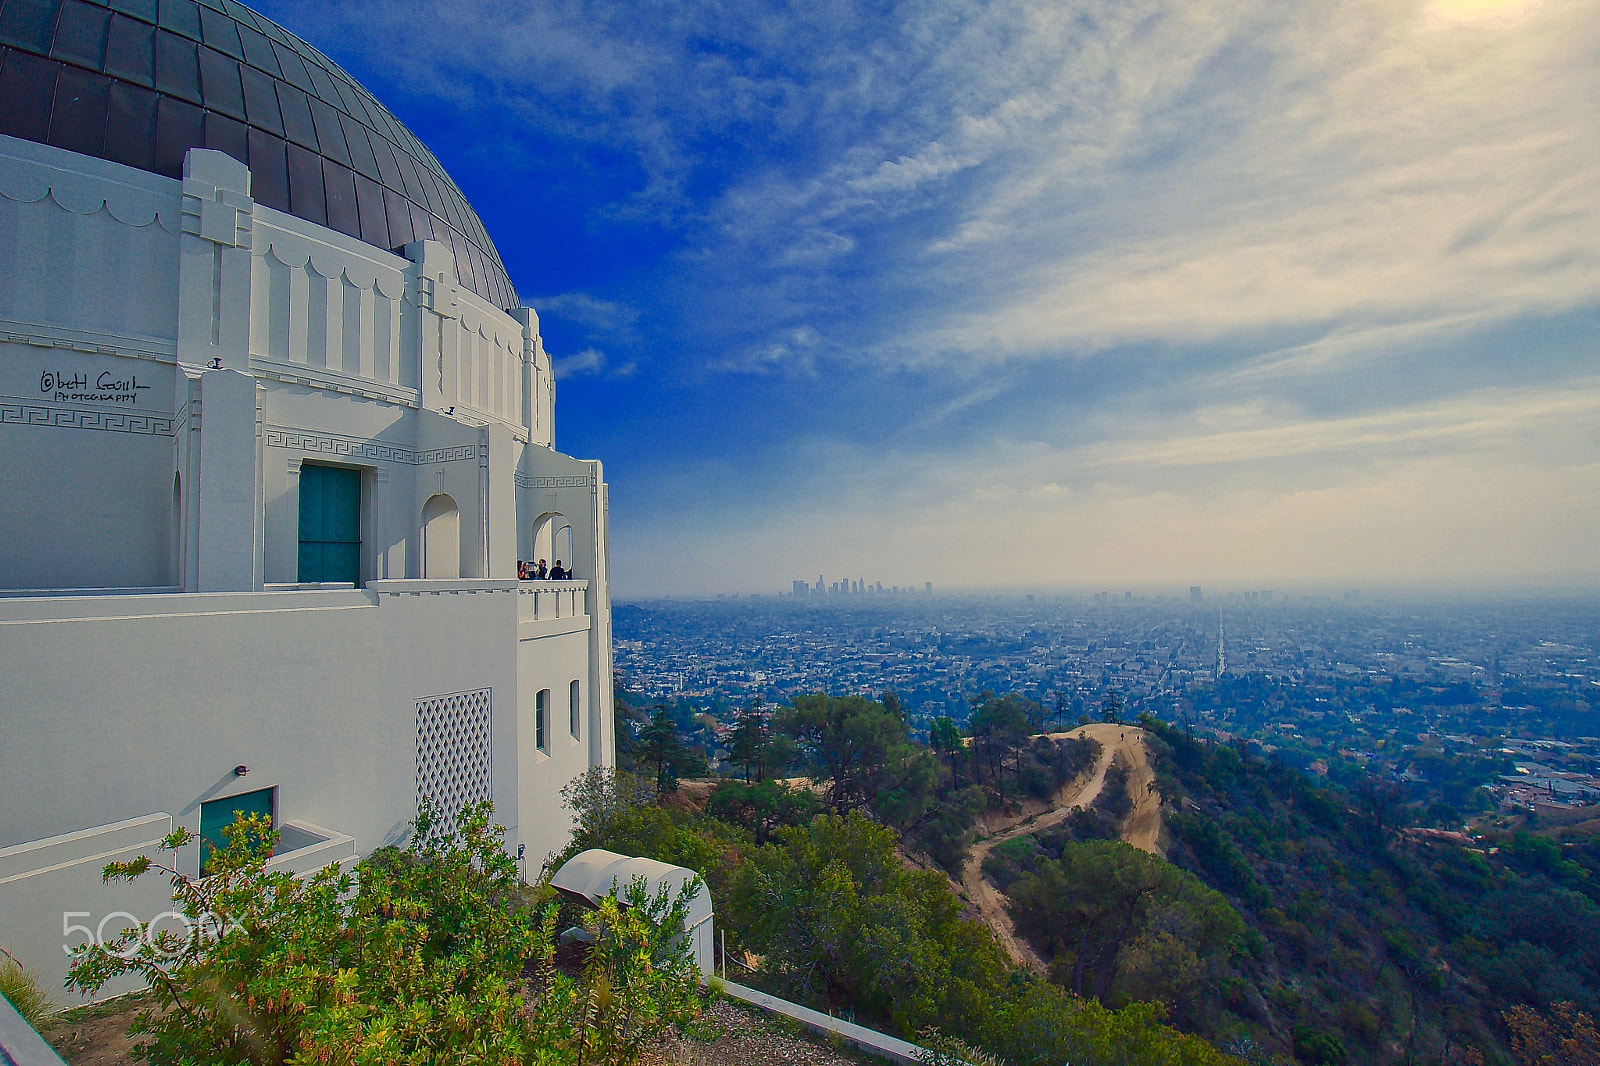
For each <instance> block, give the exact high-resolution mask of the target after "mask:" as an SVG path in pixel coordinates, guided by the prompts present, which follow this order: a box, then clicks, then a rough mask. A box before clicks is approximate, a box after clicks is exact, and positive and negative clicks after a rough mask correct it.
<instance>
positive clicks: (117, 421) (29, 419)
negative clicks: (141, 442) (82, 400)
mask: <svg viewBox="0 0 1600 1066" xmlns="http://www.w3.org/2000/svg"><path fill="white" fill-rule="evenodd" d="M12 423H15V424H18V425H26V426H50V427H53V428H55V429H94V430H100V431H102V432H107V433H138V434H142V435H145V436H156V437H170V436H172V416H171V415H168V414H160V415H147V414H134V413H132V412H129V411H101V410H98V409H96V408H88V407H59V406H57V405H55V404H45V403H32V402H19V401H16V400H10V399H0V424H6V425H10V424H12Z"/></svg>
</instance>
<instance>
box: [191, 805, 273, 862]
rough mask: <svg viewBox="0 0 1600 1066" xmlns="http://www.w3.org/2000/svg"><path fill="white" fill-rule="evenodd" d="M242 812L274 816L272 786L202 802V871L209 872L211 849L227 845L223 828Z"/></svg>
mask: <svg viewBox="0 0 1600 1066" xmlns="http://www.w3.org/2000/svg"><path fill="white" fill-rule="evenodd" d="M241 814H259V815H263V816H264V817H266V818H267V819H268V820H269V821H270V820H272V789H270V788H264V789H261V790H260V791H259V792H246V793H244V794H243V795H239V796H229V797H228V798H227V799H220V800H210V801H209V802H206V803H202V804H201V805H200V875H201V876H202V877H204V876H205V875H206V873H207V870H206V867H207V866H208V865H209V864H210V862H211V853H212V851H214V850H215V849H217V848H226V847H227V846H228V838H227V836H226V835H225V834H224V833H223V832H222V831H223V830H224V829H225V828H227V827H228V826H230V825H232V824H233V822H234V819H236V818H238V817H239V816H240V815H241Z"/></svg>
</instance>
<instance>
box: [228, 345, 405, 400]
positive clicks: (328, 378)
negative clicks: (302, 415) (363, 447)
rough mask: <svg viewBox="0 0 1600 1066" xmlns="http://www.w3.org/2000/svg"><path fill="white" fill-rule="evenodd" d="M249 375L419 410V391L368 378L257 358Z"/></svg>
mask: <svg viewBox="0 0 1600 1066" xmlns="http://www.w3.org/2000/svg"><path fill="white" fill-rule="evenodd" d="M250 372H251V373H252V374H254V375H255V376H256V377H258V378H270V379H271V380H273V381H281V382H283V383H284V384H285V385H301V386H304V387H305V388H308V389H323V390H325V391H328V392H337V393H342V394H343V395H345V396H355V397H357V398H359V399H363V400H382V401H384V402H385V403H393V404H399V405H400V406H402V407H418V406H420V404H421V400H422V394H421V393H420V392H419V391H418V390H416V389H413V388H408V387H407V386H405V385H391V384H389V383H387V382H382V381H373V380H371V379H368V378H352V377H348V376H347V375H344V374H340V373H338V372H337V371H332V370H324V369H322V368H320V367H314V366H308V365H305V364H301V363H280V362H276V361H274V360H268V359H263V358H262V357H260V356H257V355H252V356H251V357H250Z"/></svg>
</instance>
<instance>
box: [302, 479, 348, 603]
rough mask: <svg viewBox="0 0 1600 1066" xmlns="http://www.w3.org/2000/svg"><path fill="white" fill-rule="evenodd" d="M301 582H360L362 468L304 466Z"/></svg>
mask: <svg viewBox="0 0 1600 1066" xmlns="http://www.w3.org/2000/svg"><path fill="white" fill-rule="evenodd" d="M300 580H301V581H348V582H351V583H352V584H360V582H361V472H360V471H359V470H346V469H345V468H344V467H339V466H316V465H313V464H311V463H307V464H305V465H304V466H302V467H301V468H300Z"/></svg>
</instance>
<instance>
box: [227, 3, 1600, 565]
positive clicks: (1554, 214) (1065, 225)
mask: <svg viewBox="0 0 1600 1066" xmlns="http://www.w3.org/2000/svg"><path fill="white" fill-rule="evenodd" d="M258 6H259V7H260V8H261V10H263V11H264V12H265V13H266V14H268V15H270V16H271V17H273V18H275V19H277V20H278V21H279V22H281V23H282V24H283V25H285V26H287V27H288V28H289V29H291V30H293V31H295V32H297V33H299V34H300V35H301V36H303V37H305V38H306V39H307V40H309V41H311V42H312V43H313V44H315V45H317V46H318V47H319V48H321V49H323V50H324V51H325V52H327V53H328V54H329V55H330V56H331V57H332V58H333V59H335V60H336V61H337V62H339V63H340V64H342V65H343V66H345V67H346V69H348V70H349V71H350V72H351V73H352V74H353V75H354V76H355V77H357V78H358V79H359V80H361V81H362V82H363V83H364V84H365V85H366V86H367V87H368V88H369V89H371V90H372V91H373V92H374V93H375V94H376V95H377V96H378V97H379V98H380V99H382V100H383V101H384V102H386V103H387V104H388V105H389V106H390V108H391V109H392V110H393V111H394V112H395V114H396V115H397V116H399V117H400V118H401V119H402V121H404V122H406V123H407V124H408V125H409V126H410V127H411V128H412V129H413V130H414V131H415V132H416V133H417V134H418V135H419V136H420V137H421V138H422V139H423V140H424V142H426V143H427V144H428V145H429V146H430V147H431V148H432V149H433V150H434V152H435V154H437V155H438V156H439V158H440V160H441V161H442V162H443V163H444V165H445V167H446V169H447V170H449V171H450V173H451V175H452V176H453V177H454V178H455V179H456V181H457V183H458V184H459V185H460V186H461V187H462V189H463V191H464V192H465V193H466V194H467V196H468V198H469V199H470V200H471V201H472V202H473V204H474V206H476V207H477V209H478V211H479V213H480V215H481V216H482V217H483V219H484V222H485V224H486V225H487V226H488V229H489V232H490V234H491V235H492V236H493V237H494V239H495V241H496V244H497V245H498V247H499V250H500V253H501V256H502V257H503V258H504V260H505V262H506V265H507V267H508V269H509V270H510V273H511V277H512V280H513V281H514V282H515V283H516V285H517V288H518V291H519V292H520V293H521V295H522V297H523V300H524V302H526V303H528V304H530V305H532V306H534V307H536V308H537V309H538V310H539V312H540V318H541V321H542V323H543V332H544V336H545V342H546V347H547V348H548V349H549V350H550V351H551V352H552V353H553V355H554V356H555V358H556V367H557V375H558V381H559V402H558V408H557V422H556V427H557V445H558V446H559V447H560V448H561V449H562V450H563V451H568V452H571V453H573V454H576V455H580V456H583V457H586V458H588V457H592V458H599V459H602V460H604V461H605V463H606V471H607V477H608V480H609V481H610V483H611V487H612V488H611V499H612V530H613V545H612V567H613V575H614V586H615V591H616V592H617V594H618V595H620V596H639V595H649V594H659V593H674V594H675V593H707V592H713V593H714V592H738V591H750V592H754V591H777V590H780V589H787V588H788V585H789V582H790V580H791V579H793V578H808V579H810V580H815V579H816V577H817V575H818V574H819V573H820V574H825V575H827V577H828V579H829V580H830V581H831V580H835V579H837V578H839V577H841V576H846V575H848V576H850V577H858V576H859V577H866V578H867V579H868V580H873V581H881V582H883V583H884V584H885V585H886V586H888V585H893V584H901V585H906V584H916V585H919V586H920V585H921V583H922V582H923V581H926V580H931V581H933V582H935V584H936V585H938V586H939V587H941V588H953V587H959V586H984V585H989V586H994V585H1012V586H1026V587H1051V586H1069V587H1091V588H1099V587H1124V586H1133V585H1137V586H1140V587H1151V586H1155V587H1160V586H1163V585H1171V586H1172V587H1179V586H1187V585H1188V584H1191V583H1199V584H1207V585H1211V586H1218V585H1224V586H1225V585H1236V586H1245V587H1279V588H1282V587H1287V586H1291V585H1294V584H1307V583H1322V582H1326V583H1346V584H1367V585H1368V586H1369V587H1370V586H1371V585H1372V584H1374V583H1388V582H1406V583H1419V582H1420V583H1429V582H1440V583H1468V584H1472V583H1480V582H1493V583H1511V584H1515V583H1518V582H1524V581H1549V580H1557V581H1561V580H1578V581H1581V582H1585V583H1593V582H1595V581H1596V580H1597V579H1600V551H1597V548H1596V544H1597V542H1600V3H1596V2H1595V0H1587V2H1579V0H1509V2H1502V0H1411V2H1394V0H1365V2H1359V3H1356V2H1346V0H1330V2H1327V3H1320V4H1284V3H1282V2H1280V0H1262V2H1255V0H1231V2H1226V3H1212V2H1208V0H1104V2H1102V0H994V2H990V3H970V2H960V0H906V2H901V3H894V2H879V3H872V4H858V3H855V2H853V0H813V2H811V3H804V4H800V3H789V4H783V3H760V2H750V0H745V2H738V3H734V2H726V3H717V2H706V3H701V2H695V0H682V2H679V3H672V4H630V3H625V2H613V3H607V4H593V3H586V2H574V0H554V2H550V3H540V4H530V3H521V2H511V3H506V2H497V3H490V2H486V0H483V2H480V0H449V2H436V3H414V4H396V3H393V2H386V3H377V2H375V0H353V2H342V3H328V2H327V0H316V2H311V0H263V2H262V3H260V4H259V5H258Z"/></svg>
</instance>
